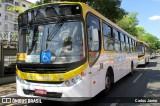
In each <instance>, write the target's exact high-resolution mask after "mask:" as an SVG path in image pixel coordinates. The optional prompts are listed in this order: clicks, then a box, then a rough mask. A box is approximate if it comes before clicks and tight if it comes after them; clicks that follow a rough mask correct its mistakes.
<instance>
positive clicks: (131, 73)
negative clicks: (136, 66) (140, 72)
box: [130, 63, 133, 76]
mask: <svg viewBox="0 0 160 106" xmlns="http://www.w3.org/2000/svg"><path fill="white" fill-rule="evenodd" d="M130 76H133V63H132V64H131V72H130Z"/></svg>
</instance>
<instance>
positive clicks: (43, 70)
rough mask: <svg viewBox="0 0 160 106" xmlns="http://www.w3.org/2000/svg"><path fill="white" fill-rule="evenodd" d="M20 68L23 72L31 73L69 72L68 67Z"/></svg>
mask: <svg viewBox="0 0 160 106" xmlns="http://www.w3.org/2000/svg"><path fill="white" fill-rule="evenodd" d="M19 70H21V71H22V72H29V73H41V74H43V73H45V74H52V73H66V72H67V68H59V67H58V68H55V67H54V68H34V67H32V68H27V67H26V68H25V67H24V68H20V69H19Z"/></svg>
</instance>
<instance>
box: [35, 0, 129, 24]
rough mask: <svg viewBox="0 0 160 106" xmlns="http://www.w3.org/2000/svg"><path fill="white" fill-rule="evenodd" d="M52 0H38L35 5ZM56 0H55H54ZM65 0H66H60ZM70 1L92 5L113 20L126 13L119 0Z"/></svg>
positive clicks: (120, 17)
mask: <svg viewBox="0 0 160 106" xmlns="http://www.w3.org/2000/svg"><path fill="white" fill-rule="evenodd" d="M51 1H52V0H40V1H37V2H36V5H40V4H44V3H50V2H51ZM55 1H57V0H55ZM60 1H66V0H60ZM69 1H71V2H84V3H87V4H88V5H89V6H91V7H93V8H94V9H95V10H97V11H98V12H100V13H101V14H102V15H104V16H105V17H107V18H108V19H110V20H111V21H113V22H116V21H117V20H120V19H122V18H123V16H124V15H126V12H125V10H124V9H122V8H120V4H121V1H120V0H69Z"/></svg>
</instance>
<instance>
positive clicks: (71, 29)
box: [18, 19, 85, 64]
mask: <svg viewBox="0 0 160 106" xmlns="http://www.w3.org/2000/svg"><path fill="white" fill-rule="evenodd" d="M19 32H20V33H19V50H18V51H19V53H26V54H27V56H26V60H25V62H26V63H41V62H42V60H41V59H42V57H43V56H42V54H43V52H44V53H49V54H46V55H49V63H60V64H61V63H71V62H77V61H80V60H82V59H83V58H84V57H85V52H84V51H85V49H84V29H83V22H82V21H81V20H76V21H61V19H60V20H59V21H58V22H56V23H48V24H38V25H31V26H30V27H27V28H20V31H19ZM43 59H46V58H43Z"/></svg>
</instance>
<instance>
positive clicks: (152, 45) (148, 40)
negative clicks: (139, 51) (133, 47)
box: [143, 33, 160, 49]
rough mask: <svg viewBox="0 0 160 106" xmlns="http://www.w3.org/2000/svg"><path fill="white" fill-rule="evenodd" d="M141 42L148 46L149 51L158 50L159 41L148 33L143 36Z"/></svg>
mask: <svg viewBox="0 0 160 106" xmlns="http://www.w3.org/2000/svg"><path fill="white" fill-rule="evenodd" d="M143 40H144V42H146V43H147V44H148V45H149V46H150V48H151V49H158V48H159V43H160V41H159V39H158V38H157V37H156V36H154V35H152V34H150V33H146V34H145V35H144V36H143Z"/></svg>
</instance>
